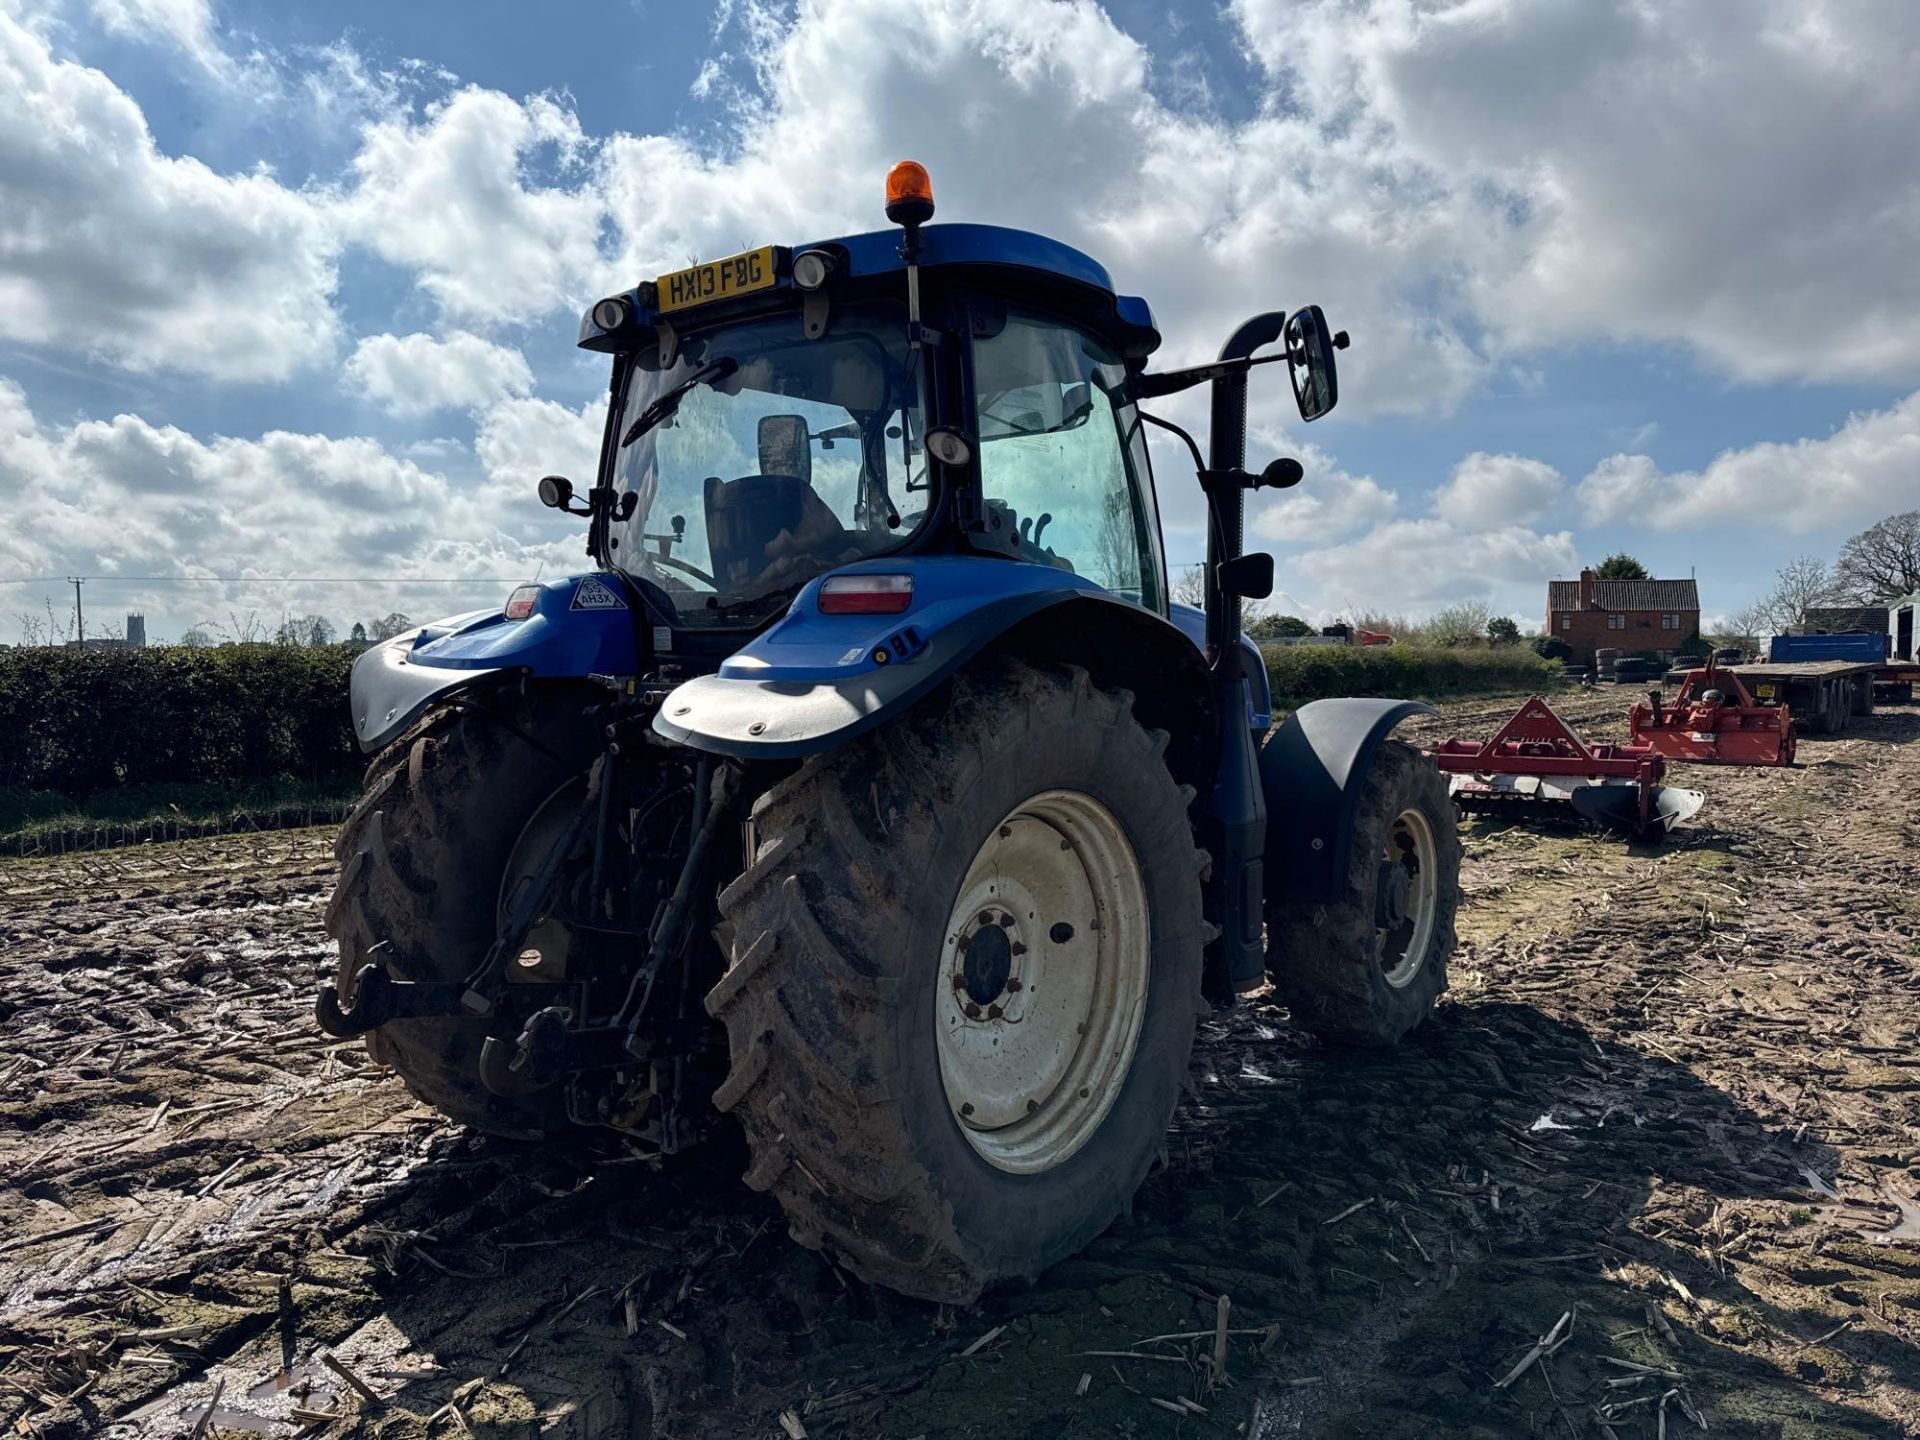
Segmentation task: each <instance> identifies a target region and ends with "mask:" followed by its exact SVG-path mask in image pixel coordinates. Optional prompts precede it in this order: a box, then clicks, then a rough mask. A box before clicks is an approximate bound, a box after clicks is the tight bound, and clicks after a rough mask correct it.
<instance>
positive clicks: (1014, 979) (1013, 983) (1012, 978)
mask: <svg viewBox="0 0 1920 1440" xmlns="http://www.w3.org/2000/svg"><path fill="white" fill-rule="evenodd" d="M1014 953H1015V954H1016V955H1017V954H1019V953H1020V952H1019V950H1018V949H1016V950H1015V951H1014ZM1023 988H1024V987H1023V986H1022V985H1021V984H1020V977H1019V976H1018V975H1009V976H1008V977H1007V993H1008V994H1009V995H1011V994H1013V992H1014V991H1016V990H1020V989H1023Z"/></svg>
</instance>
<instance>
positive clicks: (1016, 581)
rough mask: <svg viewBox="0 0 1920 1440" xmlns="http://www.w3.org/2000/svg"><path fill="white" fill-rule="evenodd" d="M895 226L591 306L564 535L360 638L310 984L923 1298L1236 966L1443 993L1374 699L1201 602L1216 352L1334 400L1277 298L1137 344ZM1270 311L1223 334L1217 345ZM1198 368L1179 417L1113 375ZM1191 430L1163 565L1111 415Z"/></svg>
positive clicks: (1346, 1034)
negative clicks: (727, 1154) (601, 367)
mask: <svg viewBox="0 0 1920 1440" xmlns="http://www.w3.org/2000/svg"><path fill="white" fill-rule="evenodd" d="M886 210H887V216H888V219H889V220H890V221H891V222H892V223H893V225H894V227H895V228H893V229H889V230H886V231H881V232H876V233H871V234H863V235H852V236H847V237H845V238H843V239H837V240H827V241H822V242H819V243H817V244H812V245H804V246H800V247H797V248H794V249H787V248H783V247H779V246H769V247H767V248H764V249H761V250H756V251H751V252H749V253H747V254H744V255H736V256H733V257H731V258H729V259H726V260H720V261H715V262H712V263H708V264H703V265H695V266H693V267H691V268H689V269H686V270H683V271H680V272H678V273H675V274H670V275H664V276H661V277H660V278H659V279H658V280H655V281H653V282H651V283H647V284H642V285H640V286H638V287H637V288H635V289H633V290H630V291H627V292H625V293H623V294H619V295H614V296H611V297H609V298H607V299H605V300H602V301H600V302H598V303H597V304H595V305H594V306H593V307H592V308H591V309H590V310H589V311H588V312H587V315H586V316H585V318H584V320H583V322H582V325H581V329H580V344H581V345H582V346H584V347H585V348H587V349H590V350H597V351H601V352H603V353H605V354H607V355H609V356H611V357H612V385H611V391H610V396H609V403H608V409H607V419H606V429H605V436H604V441H603V445H602V449H601V454H600V462H599V469H598V472H597V474H596V475H595V477H594V480H593V483H592V485H591V486H589V487H586V488H585V489H584V490H583V491H576V489H575V487H574V486H573V485H572V484H571V483H570V482H569V481H567V480H565V479H563V478H560V477H548V478H547V479H545V480H542V481H541V482H540V496H541V499H542V500H543V501H544V502H545V503H546V504H548V505H550V506H553V507H555V508H558V509H561V510H564V511H566V512H567V513H569V514H574V515H578V516H580V517H582V518H583V519H584V520H585V522H586V529H587V553H588V554H589V555H590V556H591V557H592V560H593V564H594V568H593V570H592V571H591V572H590V573H586V574H582V575H576V576H572V577H569V578H567V579H563V580H548V581H545V582H543V583H539V584H530V585H523V586H521V587H520V588H519V589H517V590H515V591H513V593H512V594H511V596H510V597H509V598H508V600H507V602H506V605H505V607H504V608H503V609H501V610H488V611H484V612H477V613H474V614H468V615H461V616H456V617H454V618H452V619H448V620H444V621H440V622H438V623H436V624H433V625H428V626H425V627H423V628H421V629H419V630H416V631H414V632H412V633H410V634H406V635H402V636H399V637H397V638H396V639H394V640H391V641H388V642H387V643H385V644H383V645H380V646H377V647H376V648H374V649H372V650H370V651H368V652H367V653H366V654H365V655H363V656H362V657H361V658H360V660H359V662H358V663H357V664H356V666H355V667H354V672H353V686H352V706H353V719H354V724H355V726H356V729H357V732H358V736H359V739H360V743H361V744H362V746H363V747H364V748H365V749H367V750H368V751H371V752H374V753H375V755H376V758H375V760H374V761H373V764H372V766H371V768H370V770H369V772H368V779H367V789H366V795H365V798H364V799H363V800H362V801H361V803H360V805H359V806H358V808H357V809H356V810H355V812H354V814H353V815H352V817H351V818H350V819H349V820H348V821H347V824H346V826H345V828H344V829H343V831H342V832H341V836H340V840H339V846H338V855H339V859H340V862H341V870H340V877H339V881H338V887H337V889H336V891H335V893H334V896H333V899H332V902H331V905H330V906H329V908H328V911H327V927H328V929H329V931H330V932H331V933H332V935H333V936H334V937H335V938H336V939H337V941H338V942H339V948H340V961H339V968H338V971H337V974H336V976H335V978H334V980H333V981H332V983H330V984H327V985H326V986H324V987H323V989H322V991H321V994H320V997H319V1002H318V1017H319V1021H320V1024H321V1025H322V1026H323V1027H324V1028H325V1029H326V1030H327V1031H328V1032H329V1033H330V1034H333V1035H336V1036H352V1035H364V1036H366V1038H367V1043H368V1045H369V1046H370V1048H371V1050H372V1052H373V1054H374V1055H375V1057H376V1058H377V1059H379V1060H381V1061H384V1062H385V1063H387V1064H389V1065H391V1066H392V1067H393V1068H395V1069H396V1070H398V1071H399V1073H400V1075H401V1076H402V1077H403V1078H404V1080H405V1081H406V1083H407V1084H408V1086H410V1087H411V1089H412V1090H413V1092H414V1093H415V1094H416V1095H418V1096H419V1097H420V1098H421V1099H423V1100H425V1101H427V1102H428V1103H430V1104H432V1105H435V1106H437V1107H439V1108H440V1109H441V1110H442V1111H444V1112H446V1113H447V1114H449V1115H451V1116H454V1117H456V1118H458V1119H460V1120H462V1121H464V1122H466V1123H468V1124H471V1125H473V1126H476V1127H478V1128H479V1129H482V1130H485V1131H490V1132H494V1133H497V1134H501V1135H508V1136H520V1137H540V1136H546V1135H552V1134H554V1133H556V1132H558V1131H561V1130H563V1129H566V1128H568V1127H577V1126H590V1127H591V1126H599V1127H610V1128H611V1129H613V1130H616V1131H621V1132H624V1133H625V1134H627V1135H629V1136H632V1137H636V1138H637V1139H638V1140H639V1141H640V1142H642V1143H644V1144H646V1145H648V1146H650V1147H652V1148H653V1149H654V1150H657V1151H659V1152H668V1153H670V1152H675V1151H679V1150H681V1149H683V1148H685V1147H687V1146H688V1145H690V1144H693V1143H695V1142H696V1141H698V1140H700V1139H702V1138H703V1137H705V1136H707V1135H709V1134H711V1133H713V1132H714V1131H715V1130H716V1129H717V1128H718V1127H719V1126H720V1125H722V1124H723V1123H725V1121H724V1117H725V1116H728V1115H731V1116H733V1117H734V1119H735V1120H737V1122H738V1123H739V1124H740V1126H741V1127H742V1128H743V1129H744V1131H745V1137H746V1142H747V1146H748V1150H749V1153H750V1157H751V1158H750V1161H749V1164H748V1168H747V1171H746V1177H745V1178H746V1181H747V1183H748V1184H749V1185H751V1186H752V1187H754V1188H755V1189H757V1190H762V1191H768V1192H771V1193H772V1194H773V1195H774V1196H775V1197H776V1198H777V1199H778V1201H779V1203H780V1204H781V1205H782V1206H783V1207H784V1209H785V1212H786V1214H787V1217H788V1219H789V1221H790V1224H791V1230H792V1234H793V1237H794V1238H795V1239H796V1240H798V1241H799V1242H800V1243H801V1244H803V1245H810V1246H816V1247H827V1248H829V1249H830V1250H831V1251H833V1252H834V1253H836V1254H837V1255H838V1256H839V1257H841V1259H842V1260H843V1262H844V1263H845V1264H846V1265H848V1266H849V1267H850V1268H851V1269H853V1270H854V1271H855V1272H857V1273H858V1274H860V1275H862V1276H865V1277H867V1278H868V1279H871V1280H873V1281H876V1282H879V1283H882V1284H885V1285H889V1286H892V1287H893V1288H895V1289H898V1290H900V1291H904V1292H906V1293H909V1294H912V1295H918V1296H923V1297H927V1298H931V1299H937V1300H944V1301H967V1300H970V1299H971V1298H973V1297H974V1296H975V1295H977V1294H978V1293H979V1292H980V1290H981V1289H982V1288H983V1287H984V1286H986V1285H988V1284H990V1283H992V1282H994V1281H996V1280H1000V1279H1003V1278H1008V1277H1016V1276H1029V1275H1033V1274H1036V1273H1038V1272H1039V1271H1040V1270H1042V1269H1043V1268H1045V1267H1046V1266H1048V1265H1049V1264H1052V1263H1053V1262H1055V1261H1057V1260H1059V1259H1061V1258H1062V1257H1064V1256H1067V1255H1069V1254H1072V1253H1073V1252H1074V1251H1076V1250H1077V1249H1078V1248H1079V1247H1081V1246H1083V1245H1084V1244H1086V1243H1087V1242H1088V1241H1089V1240H1091V1239H1092V1238H1093V1237H1094V1236H1096V1235H1098V1234H1099V1233H1100V1231H1101V1230H1102V1229H1103V1228H1104V1227H1105V1226H1107V1225H1108V1224H1109V1223H1110V1222H1111V1221H1112V1220H1113V1219H1114V1217H1115V1216H1116V1215H1118V1214H1119V1213H1120V1212H1121V1211H1122V1210H1123V1209H1124V1208H1125V1207H1126V1206H1127V1204H1128V1203H1129V1201H1130V1199H1131V1197H1132V1196H1133V1193H1134V1191H1135V1189H1136V1188H1137V1187H1138V1186H1139V1184H1140V1183H1141V1181H1142V1179H1143V1177H1145V1175H1146V1174H1147V1172H1148V1169H1149V1167H1150V1166H1152V1165H1153V1163H1154V1161H1155V1159H1156V1157H1157V1156H1158V1155H1160V1154H1161V1153H1162V1151H1163V1148H1164V1144H1165V1134H1166V1130H1167V1125H1168V1122H1169V1120H1170V1118H1171V1116H1172V1114H1173V1110H1174V1104H1175V1101H1176V1099H1177V1097H1178V1096H1179V1093H1180V1090H1181V1085H1182V1083H1183V1081H1184V1079H1185V1076H1186V1072H1187V1065H1188V1059H1189V1053H1190V1051H1191V1048H1192V1045H1193V1039H1194V1029H1195V1022H1196V1017H1197V1016H1199V1015H1200V1014H1201V1013H1202V1012H1203V1009H1204V1008H1205V1007H1206V1005H1208V1004H1209V1003H1211V1004H1213V1005H1216V1006H1224V1005H1230V1004H1232V1003H1234V1000H1235V997H1236V996H1238V995H1242V994H1245V993H1247V992H1249V991H1252V990H1254V989H1257V988H1259V987H1262V986H1264V985H1266V984H1267V983H1268V982H1269V980H1271V982H1272V984H1273V985H1275V986H1276V987H1277V989H1278V992H1279V994H1280V996H1281V997H1282V998H1283V1000H1284V1001H1285V1003H1286V1004H1287V1005H1288V1006H1289V1007H1290V1010H1291V1013H1292V1015H1293V1017H1294V1019H1295V1021H1296V1023H1298V1024H1299V1025H1301V1026H1303V1027H1305V1028H1307V1029H1309V1030H1311V1031H1313V1032H1315V1033H1317V1034H1319V1035H1321V1036H1323V1037H1326V1038H1328V1039H1329V1040H1333V1041H1337V1042H1344V1043H1353V1044H1387V1043H1391V1042H1393V1041H1396V1040H1398V1039H1399V1038H1400V1037H1401V1036H1403V1035H1404V1034H1405V1033H1406V1032H1407V1031H1409V1030H1411V1029H1412V1028H1413V1027H1414V1026H1415V1025H1417V1024H1419V1023H1420V1021H1421V1020H1422V1019H1423V1018H1424V1017H1425V1016H1426V1015H1427V1014H1428V1013H1429V1011H1430V1010H1431V1009H1432V1007H1433V1004H1434V1000H1435V997H1436V996H1437V995H1438V994H1439V992H1440V991H1441V990H1442V989H1443V988H1444V987H1445V984H1446V964H1447V957H1448V954H1449V952H1450V950H1451V949H1452V945H1453V922H1454V913H1455V908H1456V905H1457V900H1458V873H1459V853H1460V852H1459V844H1458V841H1457V839H1456V835H1455V830H1454V812H1453V808H1452V806H1451V804H1450V803H1449V801H1448V798H1447V789H1446V785H1445V783H1444V781H1443V779H1442V777H1441V776H1440V775H1439V774H1438V773H1437V772H1436V771H1435V770H1434V768H1433V766H1432V764H1431V763H1430V762H1428V761H1426V760H1425V759H1423V757H1422V756H1421V755H1420V754H1419V753H1418V752H1417V751H1416V750H1414V749H1412V748H1410V747H1408V746H1406V745H1404V744H1402V743H1400V742H1397V741H1395V740H1392V739H1390V738H1389V737H1388V732H1389V731H1391V730H1392V729H1393V727H1394V726H1395V725H1396V724H1398V723H1399V722H1400V721H1401V720H1402V719H1403V718H1405V717H1406V716H1408V715H1409V714H1412V713H1414V712H1416V711H1421V710H1424V709H1425V708H1426V707H1423V706H1419V705H1415V704H1410V703H1404V702H1392V701H1378V700H1331V701H1321V702H1319V703H1316V704H1312V705H1308V706H1306V707H1304V708H1302V709H1300V710H1298V711H1295V712H1294V713H1293V714H1292V715H1291V716H1290V717H1289V718H1288V719H1287V721H1286V723H1285V724H1284V725H1282V726H1281V727H1279V729H1278V730H1276V731H1273V733H1272V734H1271V735H1269V734H1268V731H1269V727H1270V715H1269V699H1268V692H1267V681H1266V675H1265V670H1264V668H1263V666H1262V665H1261V663H1260V659H1259V655H1258V652H1257V651H1254V650H1253V649H1252V647H1251V646H1250V645H1248V644H1247V643H1246V642H1245V640H1244V639H1243V637H1242V634H1241V624H1240V620H1241V604H1242V601H1243V600H1245V599H1258V598H1264V597H1265V596H1267V595H1268V594H1269V593H1270V592H1271V588H1272V583H1273V562H1272V559H1271V557H1270V556H1266V555H1258V554H1253V555H1249V554H1243V553H1241V537H1242V516H1243V508H1244V503H1245V497H1246V492H1247V491H1249V490H1254V489H1259V488H1261V487H1264V486H1286V485H1291V484H1294V483H1296V482H1297V481H1298V480H1299V479H1300V475H1301V469H1300V466H1299V465H1298V463H1297V462H1295V461H1292V460H1286V459H1282V460H1277V461H1275V462H1274V463H1272V464H1270V465H1268V466H1266V467H1265V468H1264V469H1263V470H1261V471H1259V472H1258V473H1254V472H1250V471H1249V470H1248V469H1247V468H1246V466H1245V446H1246V405H1247V383H1248V376H1249V372H1250V371H1251V370H1252V369H1253V367H1255V366H1257V365H1261V364H1263V363H1266V362H1268V361H1272V360H1284V361H1285V362H1286V363H1287V365H1288V368H1289V371H1290V373H1291V377H1292V384H1293V389H1294V392H1295V398H1296V400H1297V402H1298V405H1299V409H1300V414H1301V416H1302V418H1303V419H1306V420H1313V419H1315V418H1317V417H1318V416H1320V415H1323V414H1325V413H1326V412H1327V411H1328V410H1329V409H1331V408H1332V406H1333V404H1334V402H1335V399H1336V398H1337V390H1336V380H1335V352H1336V351H1337V350H1338V349H1340V348H1343V347H1344V346H1345V344H1346V336H1345V335H1344V334H1330V333H1329V332H1328V330H1327V328H1326V325H1325V322H1324V320H1323V318H1322V315H1321V313H1320V311H1319V309H1318V308H1317V307H1313V306H1308V307H1306V308H1304V309H1301V310H1299V311H1296V312H1294V313H1293V314H1291V315H1289V314H1287V313H1285V312H1282V311H1274V312H1272V313H1268V314H1262V315H1258V316H1256V317H1254V318H1253V319H1251V320H1248V321H1247V322H1246V323H1245V324H1243V325H1242V326H1241V327H1240V328H1239V329H1238V330H1237V331H1236V332H1235V333H1234V334H1233V336H1232V338H1231V339H1230V340H1228V342H1227V344H1226V346H1225V348H1224V349H1223V350H1222V351H1221V353H1220V358H1219V359H1218V360H1216V361H1214V362H1212V363H1210V364H1206V365H1200V366H1196V367H1193V368H1190V369H1185V370H1173V371H1159V372H1156V371H1153V370H1150V369H1148V365H1147V362H1148V358H1149V357H1150V356H1151V355H1152V354H1153V352H1154V349H1155V347H1156V346H1157V345H1158V344H1159V340H1160V336H1159V333H1158V331H1157V330H1156V329H1155V328H1154V322H1153V317H1152V314H1151V312H1150V311H1149V310H1148V308H1147V305H1146V303H1145V302H1144V301H1142V300H1140V299H1138V298H1136V297H1133V296H1128V295H1117V294H1115V293H1114V289H1113V285H1112V282H1111V281H1110V280H1109V278H1108V276H1107V273H1106V271H1105V270H1103V269H1102V268H1101V267H1100V266H1099V265H1098V264H1096V263H1095V262H1094V261H1092V260H1091V259H1089V258H1088V257H1087V256H1085V255H1083V254H1081V253H1079V252H1078V251H1075V250H1072V249H1070V248H1068V247H1067V246H1064V245H1061V244H1057V243H1055V242H1054V241H1052V240H1048V239H1045V238H1043V237H1041V236H1038V235H1033V234H1027V233H1023V232H1019V231H1014V230H1006V229H999V228H994V227H990V226H981V225H941V226H930V225H928V224H927V222H928V221H929V220H930V219H931V217H932V214H933V196H932V189H931V186H930V184H929V183H928V181H927V176H926V172H925V171H924V169H922V168H921V167H920V166H918V165H916V164H914V163H912V162H910V161H909V162H902V163H901V164H900V165H898V166H896V167H895V168H894V170H893V172H892V173H891V174H890V175H889V177H888V187H887V206H886ZM1270 345H1277V347H1278V348H1277V349H1275V350H1273V351H1271V352H1270V353H1267V354H1257V353H1256V352H1257V351H1259V350H1261V349H1262V348H1263V347H1267V346H1270ZM1201 385H1205V386H1207V387H1209V388H1210V391H1211V404H1212V426H1211V433H1210V436H1209V442H1210V443H1209V446H1208V449H1207V453H1206V454H1205V455H1204V456H1203V455H1202V453H1201V450H1200V448H1199V446H1198V445H1197V444H1196V442H1195V441H1194V440H1193V439H1192V438H1191V437H1190V436H1188V435H1187V434H1186V433H1185V432H1184V431H1182V430H1180V429H1179V428H1178V427H1177V426H1175V425H1173V424H1171V423H1169V422H1168V421H1166V420H1164V419H1160V418H1157V417H1155V416H1153V415H1151V414H1149V413H1148V412H1147V411H1146V410H1144V409H1142V408H1141V407H1142V405H1143V403H1146V402H1150V401H1152V400H1154V399H1155V398H1156V397H1160V396H1166V395H1170V394H1173V393H1174V392H1176V391H1181V390H1185V389H1188V388H1190V387H1195V386H1201ZM1148 425H1158V426H1161V427H1163V428H1165V429H1167V430H1170V431H1172V432H1173V433H1174V434H1175V435H1177V436H1179V438H1180V439H1181V440H1182V441H1184V442H1185V445H1186V447H1187V449H1188V450H1189V451H1191V453H1192V456H1193V460H1194V465H1195V469H1196V471H1197V476H1198V482H1199V485H1200V488H1201V490H1202V492H1203V493H1204V496H1205V501H1206V508H1207V514H1208V544H1207V563H1206V567H1205V572H1204V574H1205V589H1206V594H1205V610H1204V613H1203V612H1201V611H1198V610H1193V609H1190V608H1187V607H1184V606H1180V605H1176V604H1173V603H1171V602H1170V599H1169V596H1168V584H1167V572H1166V564H1165V560H1164V557H1163V554H1162V551H1161V537H1160V524H1159V516H1158V512H1157V508H1156V502H1155V498H1154V489H1153V481H1152V475H1151V471H1150V466H1149V463H1148V453H1147V445H1146V439H1145V437H1146V427H1147V426H1148Z"/></svg>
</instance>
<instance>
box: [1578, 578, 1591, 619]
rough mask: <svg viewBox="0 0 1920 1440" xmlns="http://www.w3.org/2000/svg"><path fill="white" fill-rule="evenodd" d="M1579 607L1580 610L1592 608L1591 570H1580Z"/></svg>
mask: <svg viewBox="0 0 1920 1440" xmlns="http://www.w3.org/2000/svg"><path fill="white" fill-rule="evenodd" d="M1580 608H1581V609H1582V610H1591V609H1592V608H1593V572H1592V571H1591V570H1582V571H1581V572H1580Z"/></svg>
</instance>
